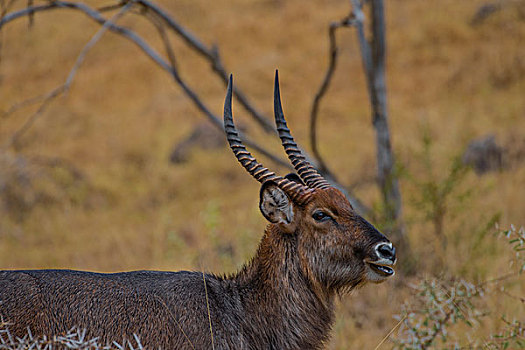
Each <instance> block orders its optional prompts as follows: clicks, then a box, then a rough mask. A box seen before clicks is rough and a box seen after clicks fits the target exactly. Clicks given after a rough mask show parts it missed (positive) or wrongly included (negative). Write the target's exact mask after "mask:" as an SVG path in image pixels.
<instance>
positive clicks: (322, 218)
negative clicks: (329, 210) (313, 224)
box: [312, 210, 331, 222]
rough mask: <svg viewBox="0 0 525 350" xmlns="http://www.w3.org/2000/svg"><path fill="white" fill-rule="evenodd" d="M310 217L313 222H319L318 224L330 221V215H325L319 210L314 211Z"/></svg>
mask: <svg viewBox="0 0 525 350" xmlns="http://www.w3.org/2000/svg"><path fill="white" fill-rule="evenodd" d="M312 217H313V218H314V220H315V221H319V222H321V221H326V220H329V219H331V217H330V215H328V214H326V213H325V212H323V211H321V210H316V211H315V212H314V213H313V214H312Z"/></svg>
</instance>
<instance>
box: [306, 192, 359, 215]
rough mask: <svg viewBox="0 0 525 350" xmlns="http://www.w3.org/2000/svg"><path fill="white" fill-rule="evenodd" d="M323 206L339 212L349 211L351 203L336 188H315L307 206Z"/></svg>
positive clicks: (350, 210) (351, 209)
mask: <svg viewBox="0 0 525 350" xmlns="http://www.w3.org/2000/svg"><path fill="white" fill-rule="evenodd" d="M313 206H315V207H324V208H327V209H332V210H337V212H339V213H348V214H349V213H351V212H352V211H353V208H352V205H351V204H350V202H348V199H346V197H345V195H344V194H343V193H342V192H341V191H339V190H338V189H337V188H333V187H330V188H327V189H324V190H321V189H316V190H315V192H314V194H313V196H312V199H311V200H310V201H309V203H308V205H307V207H313Z"/></svg>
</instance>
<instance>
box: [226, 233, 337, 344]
mask: <svg viewBox="0 0 525 350" xmlns="http://www.w3.org/2000/svg"><path fill="white" fill-rule="evenodd" d="M297 238H298V237H297V234H286V233H282V232H281V231H280V230H279V227H278V226H277V225H269V226H268V227H267V229H266V231H265V234H264V236H263V238H262V240H261V243H260V245H259V248H258V249H257V253H256V255H255V257H254V258H253V259H252V260H251V262H250V263H248V264H247V265H245V266H244V268H243V269H242V270H241V271H240V272H239V273H238V274H237V275H236V276H234V277H232V279H233V280H234V281H235V282H236V283H237V284H238V287H239V294H240V298H241V300H242V303H243V306H244V308H245V310H260V311H258V312H257V314H253V315H245V318H246V321H247V322H246V323H247V325H248V328H250V327H249V325H251V324H266V325H267V326H266V327H261V328H257V329H256V328H254V329H250V330H249V332H248V334H250V335H251V336H253V337H254V342H255V343H259V342H258V341H257V340H256V338H258V337H259V340H260V339H267V340H268V342H269V343H271V344H272V345H273V346H275V347H272V348H283V349H284V348H287V349H296V348H302V349H305V348H308V349H317V348H321V347H322V345H323V344H324V343H325V342H326V341H327V340H328V337H329V333H330V329H331V327H332V324H333V321H334V307H333V299H334V297H333V295H326V296H324V297H323V296H322V295H321V294H320V293H318V292H317V293H316V289H315V287H314V285H313V283H312V282H311V281H310V280H309V279H308V277H307V276H306V273H305V272H304V271H303V269H302V268H301V262H300V257H299V254H298V251H297ZM262 308H263V309H262ZM263 318H265V319H264V320H263ZM261 321H262V323H259V322H261ZM276 333H278V336H276ZM273 341H284V343H282V344H273Z"/></svg>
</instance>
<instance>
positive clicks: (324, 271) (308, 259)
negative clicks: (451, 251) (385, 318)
mask: <svg viewBox="0 0 525 350" xmlns="http://www.w3.org/2000/svg"><path fill="white" fill-rule="evenodd" d="M232 84H233V79H232V77H231V76H230V82H229V84H228V92H227V95H226V101H225V104H224V129H225V131H226V135H227V139H228V142H229V144H230V147H231V149H232V151H233V153H234V154H235V156H236V157H237V160H238V161H239V162H240V163H241V165H242V166H243V167H244V168H245V169H246V170H247V171H248V172H249V173H250V174H251V175H252V176H253V177H254V178H255V179H256V180H258V181H259V182H261V183H262V187H261V191H260V203H259V208H260V210H261V212H262V214H263V215H264V217H265V218H266V219H267V220H268V221H269V222H270V223H271V224H270V225H274V226H277V227H278V229H279V232H280V233H281V234H283V235H292V236H296V244H297V247H296V249H295V251H296V252H297V253H296V254H297V255H298V258H299V261H300V266H301V269H302V270H303V271H304V273H305V274H306V275H307V276H308V278H309V279H310V280H311V281H312V283H314V284H315V285H317V286H320V287H321V288H322V289H323V290H325V291H327V292H342V291H345V290H351V289H353V288H355V287H357V286H359V285H362V284H365V283H366V282H374V283H379V282H382V281H384V280H385V279H387V278H388V277H391V276H393V275H394V269H393V266H394V264H395V262H396V254H395V248H394V247H393V245H392V243H391V242H390V241H389V240H388V239H387V238H386V237H385V236H384V235H383V234H381V233H380V232H379V231H378V230H377V229H376V228H374V226H372V225H371V224H370V223H369V222H367V221H366V220H365V219H364V218H363V217H361V216H360V215H359V214H358V213H357V212H356V211H355V210H354V209H353V208H352V205H351V204H350V202H349V201H348V200H347V198H346V197H345V195H344V194H343V193H342V192H341V191H340V190H338V189H336V188H334V187H333V186H331V185H330V183H329V182H328V181H326V180H325V179H324V178H323V177H322V176H321V175H320V174H319V173H318V172H317V170H316V169H315V168H314V167H313V166H312V165H311V164H310V163H309V162H308V161H307V159H306V158H305V157H304V155H303V154H302V152H301V150H300V149H299V147H298V146H297V144H296V143H295V141H294V139H293V137H292V135H291V134H290V130H289V129H288V127H287V125H286V121H285V119H284V114H283V110H282V106H281V98H280V92H279V79H278V75H277V73H276V75H275V88H274V112H275V122H276V125H277V130H278V132H279V137H280V138H281V142H282V145H283V147H284V150H285V151H286V154H287V155H288V158H289V160H290V161H291V163H292V164H293V166H294V168H295V170H296V172H297V174H289V175H287V176H285V177H281V176H278V175H276V174H275V173H274V172H271V171H270V170H268V169H267V168H265V167H264V166H263V165H262V164H261V163H259V162H258V161H257V160H256V159H255V158H254V157H253V156H252V155H251V154H250V152H248V151H247V150H246V147H245V146H244V145H243V144H242V142H241V139H240V137H239V134H238V132H237V130H236V128H235V125H234V123H233V117H232V108H231V103H232Z"/></svg>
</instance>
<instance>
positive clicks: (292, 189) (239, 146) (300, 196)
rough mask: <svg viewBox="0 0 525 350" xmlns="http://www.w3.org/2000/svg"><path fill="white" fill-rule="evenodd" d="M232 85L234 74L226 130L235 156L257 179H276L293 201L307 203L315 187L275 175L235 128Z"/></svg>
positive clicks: (229, 86) (225, 112)
mask: <svg viewBox="0 0 525 350" xmlns="http://www.w3.org/2000/svg"><path fill="white" fill-rule="evenodd" d="M232 87H233V76H232V75H230V81H229V83H228V92H227V93H226V100H225V101H224V131H225V132H226V138H227V139H228V143H229V144H230V148H231V149H232V151H233V154H235V157H236V158H237V160H238V161H239V163H241V165H242V166H243V167H244V169H246V170H247V171H248V172H249V173H250V175H252V176H253V177H254V178H255V179H256V180H257V181H259V182H260V183H263V182H265V181H270V180H271V181H274V182H275V183H276V184H277V186H279V188H281V189H282V190H283V191H285V192H286V193H287V194H288V195H289V196H290V198H291V199H292V200H293V201H295V202H297V203H306V202H307V201H308V199H309V198H310V197H311V195H312V194H313V192H314V190H313V189H311V188H308V187H306V186H304V185H302V184H300V183H297V182H295V181H290V180H288V179H285V178H283V177H281V176H278V175H275V173H274V172H272V171H270V170H268V168H265V167H264V166H263V165H262V164H261V163H259V162H258V161H257V160H256V159H255V157H253V156H252V155H251V153H250V152H248V150H247V149H246V147H245V146H244V144H243V143H242V141H241V138H240V137H239V133H238V132H237V129H236V128H235V124H234V123H233V115H232Z"/></svg>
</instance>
